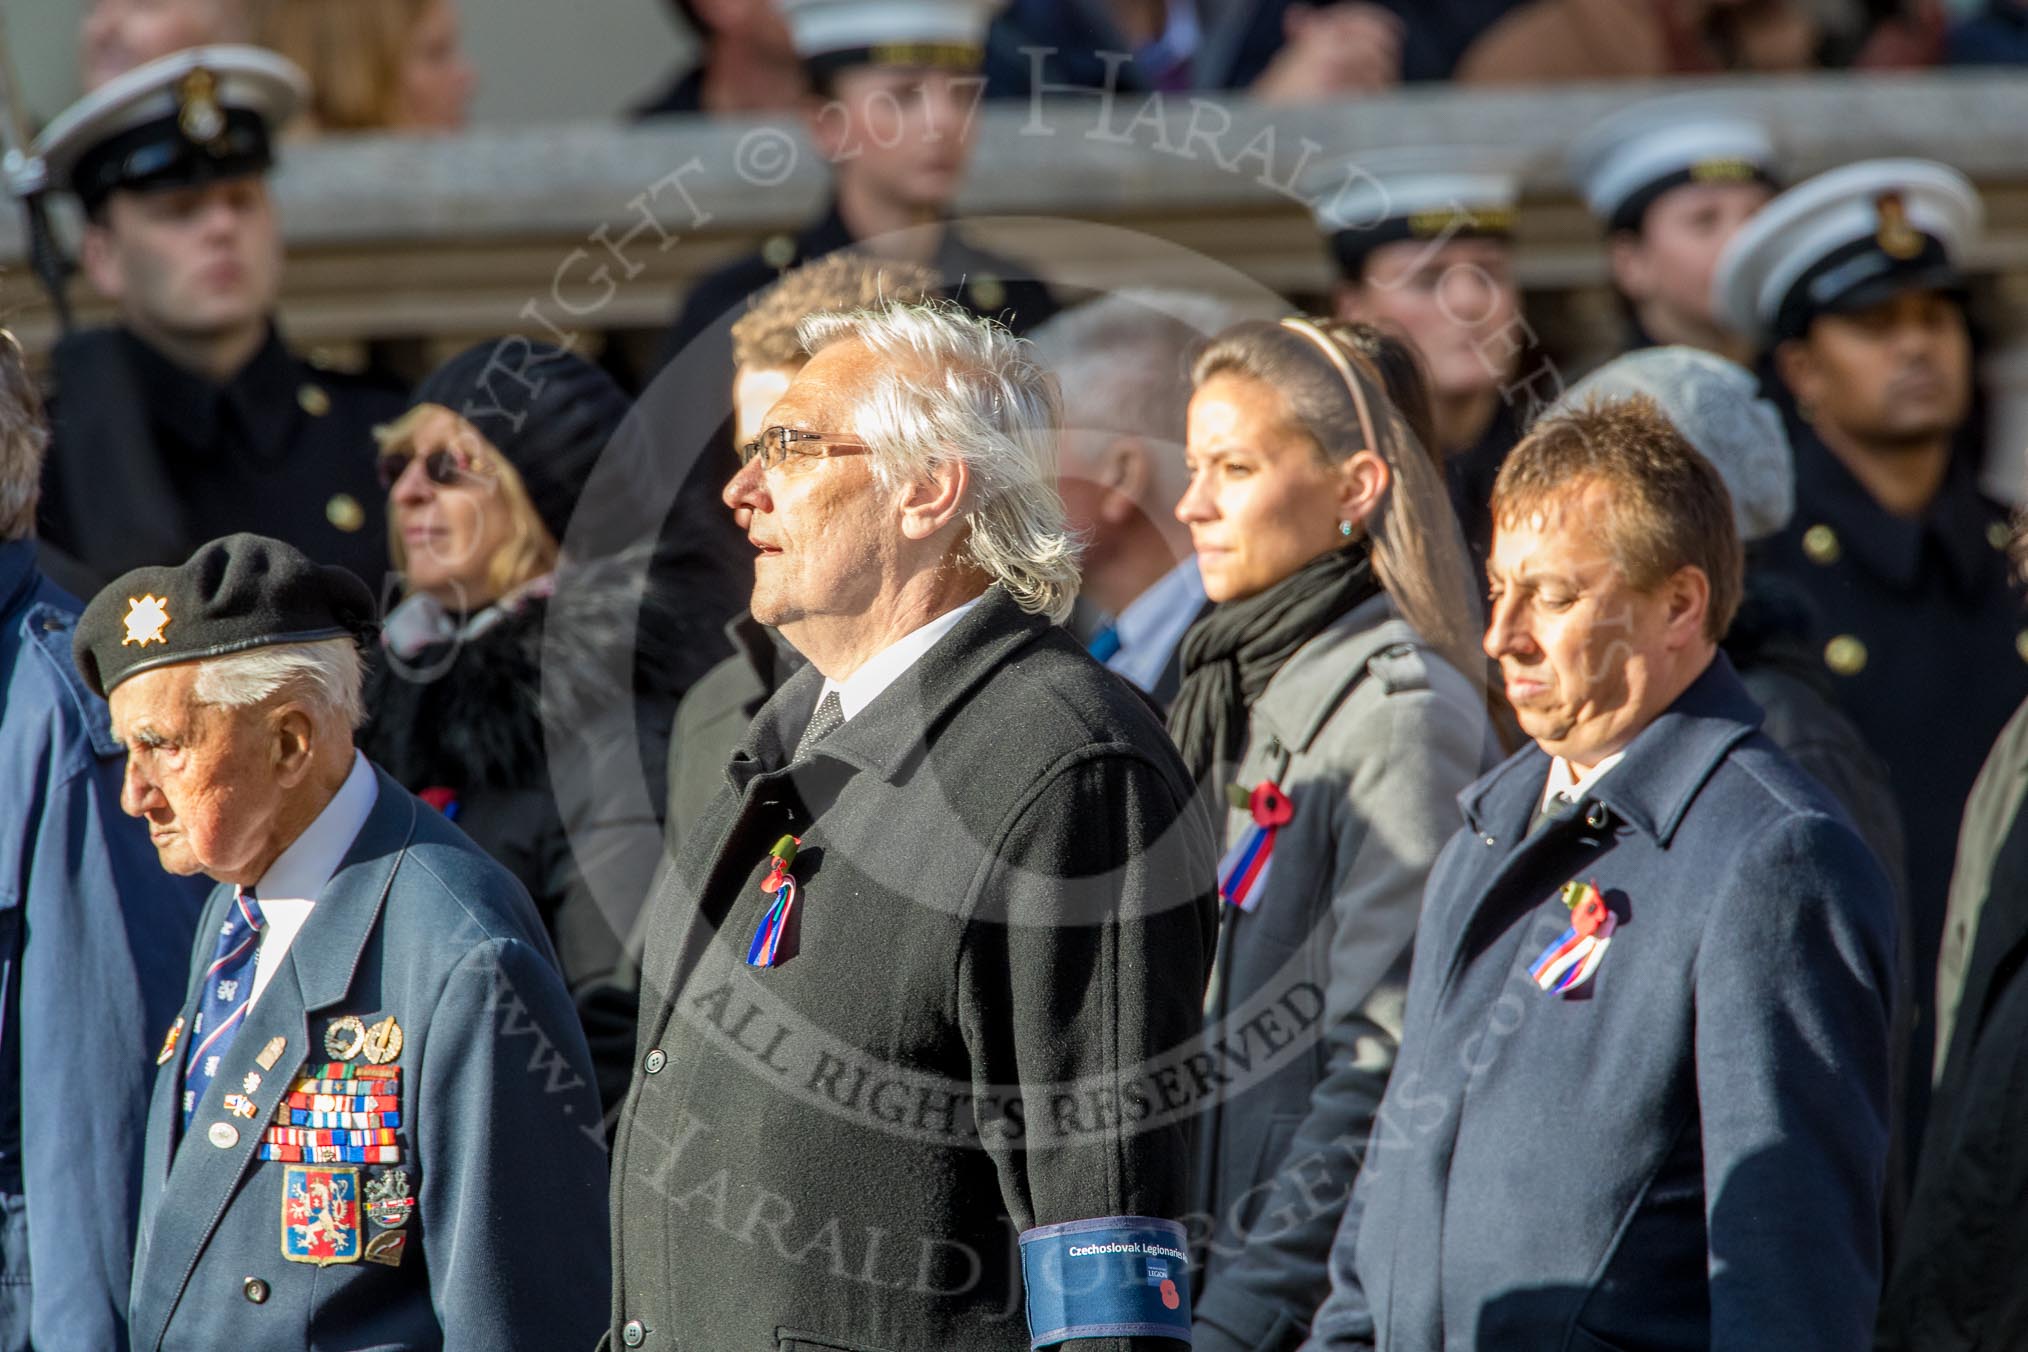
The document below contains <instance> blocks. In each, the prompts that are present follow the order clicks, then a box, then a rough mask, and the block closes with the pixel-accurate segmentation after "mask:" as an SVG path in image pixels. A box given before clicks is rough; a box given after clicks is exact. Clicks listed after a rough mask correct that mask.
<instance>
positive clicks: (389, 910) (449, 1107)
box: [73, 535, 607, 1352]
mask: <svg viewBox="0 0 2028 1352" xmlns="http://www.w3.org/2000/svg"><path fill="white" fill-rule="evenodd" d="M372 628H373V596H372V593H370V592H368V591H367V589H366V586H365V584H364V583H362V582H360V581H359V579H357V578H356V577H354V576H352V575H351V574H350V573H347V572H346V571H345V570H343V569H341V568H336V567H331V566H321V567H320V566H319V565H317V564H313V563H311V562H310V561H309V560H308V559H307V558H305V557H304V556H303V555H302V554H300V553H298V552H297V551H296V550H295V549H293V548H291V547H290V546H288V545H285V544H283V543H282V542H280V541H278V540H270V539H266V538H263V537H261V536H257V535H233V536H227V537H226V538H224V539H222V540H215V541H213V542H212V543H210V544H208V545H205V546H204V547H203V548H201V549H199V550H198V551H197V552H196V553H195V554H193V555H192V556H191V557H190V559H189V560H188V561H187V562H185V563H184V564H182V565H180V566H178V567H174V568H163V567H150V568H139V569H136V570H134V571H133V572H130V573H128V574H126V575H125V576H123V577H121V578H119V579H118V580H117V581H115V582H114V583H113V584H112V585H111V586H110V587H109V588H107V589H106V590H105V591H102V592H100V593H99V595H98V596H97V597H96V598H95V599H94V600H93V601H92V603H91V604H90V605H89V606H87V607H86V608H85V613H84V615H83V617H82V618H81V619H80V620H79V623H78V629H77V635H76V638H75V640H74V644H73V650H74V655H75V658H76V662H77V667H78V670H79V671H80V672H81V673H82V674H83V676H84V679H85V682H86V684H87V685H89V686H90V687H91V688H92V689H93V690H94V691H95V692H98V693H101V694H104V695H106V696H107V698H108V700H109V702H110V704H111V708H112V721H113V731H114V733H115V735H116V736H117V737H118V739H119V740H120V741H122V742H124V743H125V745H126V747H127V773H126V781H125V784H124V787H123V789H122V793H121V805H122V806H123V807H124V808H125V809H126V810H127V811H128V812H129V813H131V814H133V815H134V816H137V817H145V818H146V819H147V824H148V833H149V836H150V837H151V838H152V839H153V841H154V844H155V849H156V852H157V854H158V855H159V856H160V858H161V862H162V865H163V867H165V868H167V869H168V870H169V871H170V872H171V873H175V874H179V875H189V874H195V873H204V874H208V875H209V876H210V877H212V878H214V879H216V880H217V882H218V884H219V885H218V886H217V887H216V888H215V889H213V891H212V895H211V900H210V903H209V904H208V905H207V906H206V908H205V911H204V916H203V919H202V920H201V921H200V923H199V925H198V930H197V941H196V944H195V947H194V950H193V952H192V954H191V959H192V965H191V970H190V978H189V983H188V986H187V987H186V991H185V994H184V997H183V1002H182V1009H181V1012H180V1013H179V1014H177V1016H176V1019H175V1021H174V1022H173V1023H171V1024H170V1025H169V1027H168V1031H167V1034H166V1036H165V1037H164V1038H163V1042H162V1049H161V1051H160V1053H159V1054H158V1055H157V1057H156V1064H157V1065H158V1066H159V1067H160V1070H159V1072H158V1073H157V1076H156V1080H155V1095H154V1101H153V1104H152V1107H151V1110H150V1113H149V1118H148V1135H147V1145H146V1159H145V1163H144V1166H143V1172H142V1186H141V1228H140V1241H139V1244H138V1247H137V1249H136V1252H135V1258H134V1268H133V1286H132V1297H131V1302H130V1306H129V1329H130V1333H131V1339H132V1346H133V1347H134V1348H136V1349H148V1350H149V1352H171V1350H173V1349H193V1350H195V1349H204V1350H205V1352H210V1350H211V1349H215V1348H221V1347H233V1348H239V1349H245V1350H248V1352H251V1350H253V1349H260V1350H262V1352H266V1350H268V1349H274V1350H276V1352H279V1349H283V1348H293V1349H300V1348H303V1347H305V1346H312V1345H314V1346H320V1347H321V1346H334V1347H360V1346H365V1345H367V1344H372V1345H374V1346H381V1347H405V1348H425V1347H427V1348H436V1349H452V1348H464V1349H474V1350H476V1349H481V1348H483V1349H485V1350H486V1352H501V1350H502V1349H508V1350H510V1352H511V1350H512V1349H525V1350H526V1352H538V1350H539V1352H550V1349H554V1348H566V1347H586V1346H589V1345H590V1344H591V1342H592V1341H593V1339H594V1338H595V1337H596V1336H597V1329H598V1324H599V1309H598V1306H599V1296H600V1293H601V1292H602V1291H603V1289H604V1286H605V1282H606V1274H607V1266H606V1212H605V1206H604V1185H605V1164H606V1155H605V1142H604V1136H603V1134H602V1132H601V1131H600V1124H599V1104H598V1097H597V1094H596V1093H595V1092H594V1089H593V1086H592V1079H591V1065H590V1057H589V1055H588V1054H587V1052H586V1051H585V1045H584V1036H583V1034H582V1033H581V1032H580V1031H579V1030H578V1024H577V1019H576V1016H575V1014H574V1013H573V1012H572V1009H571V1003H570V998H569V996H568V994H567V993H566V991H565V989H564V985H563V978H562V977H561V976H560V975H559V974H558V972H557V968H556V956H555V954H554V952H553V951H552V949H551V948H550V944H549V939H548V936H547V935H546V934H545V932H544V930H543V927H542V921H541V920H540V918H539V917H538V916H537V915H536V912H535V907H534V903H532V902H531V901H529V899H528V894H527V893H526V892H524V891H522V889H521V886H520V884H519V883H517V882H515V881H514V879H513V877H512V876H511V875H510V874H508V873H507V872H506V871H505V870H504V869H502V868H501V867H500V866H499V865H497V864H495V863H493V862H492V861H491V860H490V859H488V858H487V857H486V856H485V855H484V854H482V853H481V852H480V850H479V849H478V847H477V846H475V845H473V844H472V842H471V841H470V840H468V839H467V838H466V837H465V836H463V835H462V834H460V833H459V832H458V830H457V829H456V828H455V827H453V826H451V825H449V824H448V823H447V822H445V820H444V819H443V817H442V815H441V814H439V813H438V812H436V811H435V810H434V809H432V808H430V807H428V806H427V805H426V804H424V803H423V802H422V801H421V800H420V799H418V798H415V797H414V796H412V795H411V794H409V793H408V792H406V791H405V790H403V789H402V787H401V786H400V785H399V784H398V783H396V782H395V781H394V780H393V779H391V778H389V777H388V776H387V774H386V773H385V772H382V771H379V770H376V769H375V768H374V767H373V766H372V765H371V764H370V763H369V762H368V761H367V760H366V759H365V758H364V757H362V756H361V755H360V754H359V753H358V752H357V751H355V750H354V749H353V745H352V733H353V729H354V728H355V727H357V726H358V724H359V722H360V721H361V718H362V714H363V711H362V709H361V707H360V683H361V676H362V669H361V657H360V652H359V646H358V645H359V642H360V640H361V639H362V638H363V637H364V636H366V635H367V634H369V633H371V631H372ZM278 1238H279V1243H277V1240H278Z"/></svg>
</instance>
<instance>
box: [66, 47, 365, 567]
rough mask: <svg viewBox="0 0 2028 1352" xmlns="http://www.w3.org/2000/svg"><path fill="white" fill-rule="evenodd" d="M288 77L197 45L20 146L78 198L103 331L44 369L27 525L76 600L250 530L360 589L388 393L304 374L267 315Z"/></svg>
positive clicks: (277, 270) (255, 55)
mask: <svg viewBox="0 0 2028 1352" xmlns="http://www.w3.org/2000/svg"><path fill="white" fill-rule="evenodd" d="M305 87H306V86H305V81H304V77H303V74H302V72H301V71H299V70H297V69H296V68H295V67H294V66H292V65H290V64H289V63H288V62H287V61H284V60H283V59H282V58H280V57H278V56H275V55H274V54H272V53H270V52H265V51H260V50H257V49H255V48H251V47H202V48H195V49H192V50H190V51H186V52H179V53H176V54H175V55H172V56H167V57H163V58H161V59H160V60H157V61H152V62H150V63H148V64H147V65H145V66H142V67H139V68H137V69H135V70H132V71H129V72H127V73H126V74H125V75H122V76H119V77H118V78H116V79H114V80H112V81H111V82H110V83H108V84H106V85H104V86H103V87H102V88H100V89H99V90H97V91H96V92H94V93H93V94H91V95H90V96H89V97H87V98H85V99H83V100H82V101H80V102H79V103H77V104H75V105H73V106H72V107H71V108H69V109H68V110H66V111H65V112H64V113H62V114H61V115H60V116H58V117H57V118H56V120H55V121H53V122H51V123H50V125H49V128H48V130H47V131H46V133H45V134H44V136H43V137H42V140H41V142H40V143H39V144H38V146H37V147H36V151H37V153H38V154H39V155H40V156H41V157H42V158H43V160H44V161H45V163H46V164H47V166H48V169H49V172H50V176H51V179H52V181H54V182H56V183H59V184H61V185H63V186H66V187H68V188H69V189H70V191H72V192H73V193H75V194H76V195H77V197H78V200H79V201H80V203H81V204H82V205H83V207H84V210H85V216H86V226H85V232H84V239H83V249H82V258H81V261H82V263H83V267H84V271H85V274H86V275H87V276H88V277H89V278H90V279H91V282H92V285H93V286H94V287H95V288H96V289H97V290H98V291H99V292H100V293H101V294H103V295H105V296H106V297H107V298H108V299H110V300H111V301H113V303H114V304H115V305H116V306H117V307H118V309H119V317H120V322H119V323H118V324H117V325H116V326H114V327H112V328H105V329H94V330H90V331H86V332H81V333H76V334H73V335H71V336H70V337H68V338H66V339H65V340H64V341H63V342H61V343H59V344H58V345H57V348H56V351H55V353H54V358H53V368H54V369H53V377H54V383H55V397H54V401H53V404H52V418H51V421H52V424H53V429H52V430H53V438H54V440H53V444H52V447H51V453H50V457H49V462H48V467H47V469H46V470H45V475H44V500H43V514H42V518H43V535H44V537H45V538H46V540H47V541H48V542H49V544H51V545H53V546H55V548H56V549H57V550H58V551H60V553H61V554H62V555H66V556H68V558H69V560H70V561H72V562H74V563H75V565H76V568H75V570H74V571H69V572H66V574H65V578H66V581H68V582H69V583H71V584H72V585H76V586H80V587H84V588H87V589H90V588H95V587H96V586H97V585H98V584H100V583H103V582H104V581H105V580H106V579H108V578H110V577H112V576H114V575H116V574H118V573H121V572H124V571H126V570H127V569H129V568H134V567H140V566H143V565H146V564H155V563H173V562H177V561H179V560H181V559H183V558H185V557H187V556H188V555H189V554H190V552H191V551H192V550H193V549H195V548H196V547H197V545H199V544H201V543H202V542H203V541H205V540H208V539H211V538H213V537H216V536H220V535H225V534H228V533H230V532H232V531H235V530H242V529H245V528H248V527H252V526H258V527H259V528H260V529H262V530H263V531H266V532H268V533H270V534H272V535H275V536H277V537H280V538H282V539H285V540H287V541H289V542H290V543H291V544H293V545H295V546H297V547H298V548H300V549H302V550H303V551H304V552H305V553H307V554H309V555H310V556H311V557H312V558H315V559H317V560H319V561H320V562H325V563H336V564H342V565H344V566H345V567H347V568H349V569H351V570H352V571H353V572H355V573H357V574H359V575H360V576H362V577H367V578H371V579H375V580H376V581H377V580H378V579H379V578H380V577H381V576H382V574H384V573H385V572H386V570H387V538H386V531H385V527H384V523H383V517H382V512H381V510H380V498H381V495H380V492H379V489H378V487H377V485H376V484H375V482H374V471H373V464H374V456H373V440H372V435H371V433H372V429H373V427H374V426H375V424H377V423H381V422H384V421H387V420H389V419H391V418H393V417H395V416H396V415H398V414H399V413H400V412H401V411H402V408H403V407H404V399H403V393H402V391H400V390H399V389H397V388H395V387H394V386H392V385H383V384H381V383H379V382H376V381H371V380H367V379H363V378H358V377H350V376H344V375H338V374H335V373H330V372H325V371H321V370H317V369H314V368H312V367H311V366H309V365H308V364H306V363H305V362H303V361H301V360H299V359H298V358H297V357H295V356H294V355H292V354H291V353H290V352H289V350H288V348H287V347H285V346H284V345H283V342H282V339H281V336H280V335H279V333H278V332H277V331H276V328H275V323H274V316H273V312H274V307H275V298H276V295H277V294H278V292H279V289H280V283H281V266H282V245H281V235H280V229H279V226H278V225H277V222H276V218H275V212H274V208H273V204H272V203H271V201H270V200H269V196H268V188H267V182H266V180H265V178H264V174H265V172H266V170H267V169H268V167H269V165H270V163H271V162H272V151H271V147H270V138H271V136H272V134H273V132H274V130H275V129H276V128H277V127H279V126H280V125H281V124H282V123H283V122H284V121H286V120H287V118H288V116H289V114H290V113H291V112H292V111H293V110H294V109H295V107H296V106H297V104H298V103H299V102H300V101H301V98H302V95H303V92H304V89H305Z"/></svg>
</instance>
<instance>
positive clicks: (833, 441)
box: [739, 427, 873, 470]
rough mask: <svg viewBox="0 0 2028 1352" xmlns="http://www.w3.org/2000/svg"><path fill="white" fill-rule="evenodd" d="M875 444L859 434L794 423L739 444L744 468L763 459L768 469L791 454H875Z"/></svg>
mask: <svg viewBox="0 0 2028 1352" xmlns="http://www.w3.org/2000/svg"><path fill="white" fill-rule="evenodd" d="M872 453H873V448H872V447H871V446H868V445H867V444H866V443H865V442H863V441H861V440H859V438H857V437H848V436H842V435H840V434H838V433H835V432H804V431H799V430H798V429H796V428H793V427H770V428H768V429H767V430H766V431H765V432H762V433H761V434H760V435H759V436H758V437H755V438H754V439H753V440H752V441H749V442H748V443H746V445H744V446H742V447H740V448H739V463H740V465H741V467H742V468H744V467H745V466H747V465H751V464H752V463H753V462H754V461H756V460H758V461H760V467H761V468H762V469H764V470H769V469H780V468H781V467H782V466H783V465H785V464H787V463H788V461H789V458H790V457H791V456H799V457H801V458H803V459H806V460H829V459H831V458H832V457H833V456H840V455H871V454H872Z"/></svg>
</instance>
